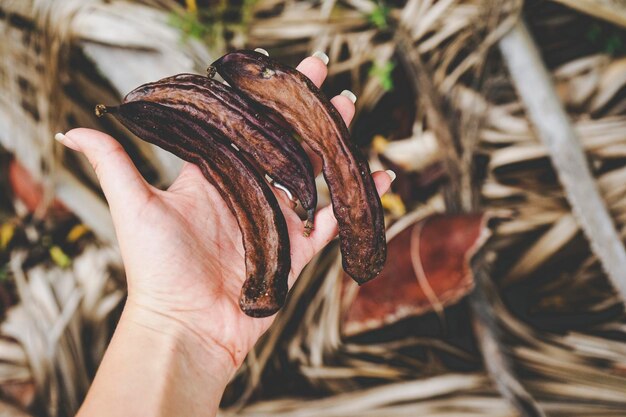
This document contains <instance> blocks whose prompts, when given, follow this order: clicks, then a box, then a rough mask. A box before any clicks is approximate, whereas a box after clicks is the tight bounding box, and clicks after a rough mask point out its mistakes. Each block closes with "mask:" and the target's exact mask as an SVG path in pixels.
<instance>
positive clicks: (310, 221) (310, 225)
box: [302, 213, 314, 237]
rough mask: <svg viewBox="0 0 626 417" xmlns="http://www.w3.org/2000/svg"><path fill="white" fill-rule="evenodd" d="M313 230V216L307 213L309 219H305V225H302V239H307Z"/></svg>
mask: <svg viewBox="0 0 626 417" xmlns="http://www.w3.org/2000/svg"><path fill="white" fill-rule="evenodd" d="M313 229H314V225H313V216H311V213H309V218H308V219H307V221H306V223H304V233H302V234H303V235H304V237H309V236H311V232H312V231H313Z"/></svg>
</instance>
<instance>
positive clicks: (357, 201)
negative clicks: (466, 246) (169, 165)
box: [96, 51, 386, 317]
mask: <svg viewBox="0 0 626 417" xmlns="http://www.w3.org/2000/svg"><path fill="white" fill-rule="evenodd" d="M215 71H219V73H220V74H221V75H222V77H223V78H224V79H225V80H226V81H228V82H229V83H230V85H232V86H233V88H230V87H228V86H226V85H223V84H221V83H219V82H217V81H214V80H212V79H211V78H210V77H212V76H213V75H214V74H215ZM105 113H111V114H112V115H114V116H115V117H116V118H117V119H118V120H119V121H120V122H121V123H122V124H123V125H125V126H126V127H127V128H128V129H129V130H130V131H131V132H133V133H135V134H136V135H137V136H139V137H140V138H141V139H143V140H144V141H146V142H149V143H152V144H154V145H157V146H159V147H161V148H163V149H165V150H167V151H169V152H171V153H173V154H175V155H177V156H178V157H180V158H181V159H183V160H186V161H188V162H191V163H193V164H196V165H197V166H198V167H199V168H200V170H201V171H202V173H203V175H204V176H205V178H206V179H207V181H209V182H210V183H211V184H213V185H214V186H215V187H216V189H217V190H218V191H219V192H220V194H221V196H222V198H223V199H224V201H225V202H226V204H227V205H228V207H229V209H230V210H231V212H232V213H233V215H234V216H235V218H236V220H237V223H238V225H239V228H240V229H241V234H242V240H243V246H244V249H245V266H246V280H245V282H244V284H243V286H242V290H241V296H240V300H239V305H240V307H241V309H242V311H243V312H244V313H246V314H247V315H249V316H252V317H266V316H270V315H272V314H274V313H276V312H277V311H278V310H279V309H280V307H282V305H283V304H284V302H285V298H286V295H287V290H288V284H287V282H288V276H289V273H290V270H291V256H290V248H289V233H288V229H287V224H286V221H285V219H284V217H283V215H282V212H281V209H280V206H279V204H278V202H277V200H276V197H275V196H274V194H273V192H272V190H271V189H270V187H269V185H268V184H267V183H266V182H265V181H264V179H263V174H267V175H269V176H270V177H272V179H273V180H274V181H275V183H276V184H280V185H281V186H282V187H284V188H286V189H287V190H289V191H290V192H292V193H293V194H295V196H296V197H297V198H298V200H300V202H301V204H302V206H303V208H304V209H305V210H306V211H307V225H306V226H305V235H308V233H309V232H310V230H311V228H312V226H313V217H314V213H315V207H316V205H317V192H316V189H315V178H314V174H313V169H312V166H311V162H310V161H309V159H308V157H307V156H306V153H305V152H304V149H303V148H302V146H301V145H300V144H299V143H298V142H297V141H296V140H295V139H294V138H293V135H294V134H297V135H299V136H300V137H301V138H302V139H303V140H304V141H305V142H306V143H307V144H308V146H309V147H310V148H311V149H312V150H313V151H314V152H316V153H317V154H318V155H319V156H320V157H321V158H322V161H323V172H324V177H325V178H326V182H327V183H328V187H329V190H330V195H331V199H332V205H333V210H334V213H335V217H336V218H337V222H338V225H339V237H340V243H341V252H342V255H343V266H344V269H345V270H346V272H347V273H348V274H349V275H350V276H352V277H353V278H354V280H355V281H357V282H358V283H359V284H362V283H364V282H367V281H369V280H370V279H372V278H374V277H375V276H376V275H378V274H379V273H380V271H381V270H382V268H383V266H384V264H385V259H386V240H385V230H384V219H383V210H382V206H381V203H380V198H379V197H378V193H377V192H376V187H375V184H374V181H373V179H372V177H371V175H370V171H369V166H368V164H367V161H366V160H365V158H364V157H363V156H362V155H361V153H360V152H359V150H358V149H357V148H356V147H355V146H354V144H353V143H352V142H351V141H350V135H349V133H348V129H347V127H346V125H345V123H344V122H343V120H342V118H341V116H340V114H339V113H338V112H337V110H336V109H335V107H334V106H333V105H332V104H331V103H330V102H329V101H328V99H326V97H324V95H323V94H322V93H321V92H320V91H319V90H318V89H317V87H316V86H315V85H314V84H313V83H312V82H311V81H310V80H309V79H308V78H307V77H306V76H304V75H303V74H301V73H300V72H299V71H297V70H295V69H294V68H291V67H287V66H285V65H282V64H280V63H278V62H276V61H273V60H271V59H269V58H268V57H266V56H265V55H262V54H260V53H257V52H253V51H238V52H234V53H231V54H227V55H225V56H224V57H222V58H220V59H219V60H217V61H216V62H214V63H213V64H212V66H210V67H209V78H207V77H202V76H198V75H193V74H179V75H175V76H172V77H168V78H164V79H162V80H160V81H157V82H154V83H148V84H144V85H142V86H140V87H138V88H136V89H135V90H133V91H131V92H130V93H129V94H128V95H127V96H126V98H125V99H124V103H123V104H121V105H119V106H116V107H107V106H103V105H98V106H96V114H97V115H98V116H102V115H103V114H105ZM232 145H234V146H235V147H236V149H235V147H233V146H232Z"/></svg>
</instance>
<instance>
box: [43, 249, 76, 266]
mask: <svg viewBox="0 0 626 417" xmlns="http://www.w3.org/2000/svg"><path fill="white" fill-rule="evenodd" d="M48 252H49V253H50V258H51V259H52V262H54V263H55V264H57V265H58V266H60V267H61V268H67V267H68V266H70V265H71V264H72V260H71V259H70V257H69V256H67V254H66V253H65V252H63V249H61V248H60V247H59V246H57V245H53V246H51V247H50V249H49V250H48Z"/></svg>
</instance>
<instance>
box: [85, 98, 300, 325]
mask: <svg viewBox="0 0 626 417" xmlns="http://www.w3.org/2000/svg"><path fill="white" fill-rule="evenodd" d="M97 112H98V113H99V114H104V113H110V114H112V115H114V116H115V117H116V118H117V119H118V120H119V121H120V122H121V123H122V124H123V125H124V126H126V127H127V128H128V129H129V130H130V131H131V132H133V133H134V134H136V135H137V136H139V137H140V138H142V139H143V140H144V141H146V142H149V143H152V144H154V145H157V146H159V147H160V148H163V149H165V150H166V151H168V152H171V153H173V154H174V155H176V156H178V157H179V158H181V159H183V160H185V161H188V162H191V163H193V164H196V165H197V166H198V167H199V168H200V170H201V171H202V173H203V175H204V177H205V178H206V179H207V180H208V181H209V182H210V183H211V184H213V185H214V186H215V188H216V189H217V190H218V191H219V193H220V195H221V196H222V198H223V199H224V201H225V202H226V204H227V205H228V207H229V208H230V210H231V212H232V213H233V215H234V216H235V218H236V219H237V223H238V224H239V228H240V229H241V235H242V239H243V246H244V250H245V263H246V280H245V282H244V284H243V287H242V290H241V297H240V299H239V306H240V307H241V309H242V310H243V312H244V313H246V314H247V315H249V316H252V317H266V316H270V315H272V314H274V313H276V312H277V311H278V310H279V309H280V307H282V306H283V304H284V302H285V297H286V296H287V279H288V276H289V271H290V270H291V256H290V253H289V233H288V231H287V224H286V222H285V218H284V217H283V215H282V213H281V211H280V207H279V205H278V201H277V200H276V197H275V196H274V194H273V193H272V190H271V189H270V188H269V186H268V185H267V183H266V182H265V180H264V179H263V178H262V177H261V175H260V174H259V173H258V172H257V171H256V169H255V168H254V167H253V166H252V165H251V164H250V163H249V162H248V161H247V160H246V159H245V158H242V157H241V155H239V154H238V153H237V152H236V151H235V149H233V148H232V147H231V145H230V142H229V140H228V139H227V138H226V137H224V136H221V135H220V134H219V133H218V132H217V131H215V130H214V129H212V128H211V127H210V126H209V125H208V124H206V123H203V122H201V121H199V120H197V119H195V118H194V117H190V116H189V114H188V113H186V112H185V111H181V110H178V109H174V108H170V107H167V106H164V105H161V104H158V103H153V102H148V101H131V102H127V103H124V104H122V105H120V106H117V107H105V106H99V107H98V108H97ZM242 190H245V192H242ZM260 237H262V238H260Z"/></svg>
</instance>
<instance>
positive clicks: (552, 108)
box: [499, 20, 626, 301]
mask: <svg viewBox="0 0 626 417" xmlns="http://www.w3.org/2000/svg"><path fill="white" fill-rule="evenodd" d="M499 46H500V51H501V53H502V55H503V57H504V61H505V62H506V64H507V66H508V68H509V72H510V74H511V78H512V80H513V83H514V84H515V87H516V89H517V91H518V94H519V96H520V98H521V99H522V103H523V104H524V107H525V109H526V112H527V114H528V117H529V119H530V120H531V121H532V122H533V125H534V127H535V129H536V132H537V135H538V136H539V138H541V140H542V141H543V143H544V144H545V145H546V147H547V148H548V152H549V154H550V158H551V160H552V164H553V165H554V168H555V170H556V172H557V174H558V176H559V180H560V181H561V183H562V184H563V188H564V189H565V194H566V196H567V200H568V201H569V203H570V204H571V206H572V211H573V212H574V215H575V216H576V218H577V220H578V222H579V223H580V225H581V227H582V229H583V231H584V232H585V235H587V238H588V239H589V242H590V244H591V249H592V250H593V253H594V254H595V255H596V256H597V257H598V259H599V260H600V263H601V264H602V267H603V268H604V270H605V271H606V273H607V275H608V277H609V279H610V280H611V282H612V283H613V286H614V287H615V289H617V290H618V292H619V293H620V295H621V297H622V300H625V301H626V275H624V271H626V251H625V250H624V245H623V244H622V242H621V240H620V238H619V236H618V233H617V231H616V230H615V226H614V224H613V221H612V219H611V217H610V215H609V212H608V210H607V208H606V206H605V204H604V201H603V200H602V197H601V196H600V193H599V192H598V188H597V186H596V183H595V181H594V179H593V176H592V175H591V171H590V170H589V166H588V165H587V160H586V158H585V153H584V151H583V148H582V146H581V144H580V138H579V137H578V135H577V134H576V131H575V130H574V129H573V127H572V125H571V123H570V120H569V119H568V117H567V114H566V113H565V110H564V109H563V106H562V104H561V102H560V101H559V99H558V97H557V95H556V91H555V89H554V85H553V84H552V80H551V78H550V74H549V73H548V71H547V69H546V67H545V65H544V63H543V61H542V59H541V56H540V55H539V51H538V49H537V46H536V45H535V42H534V41H533V39H532V38H531V36H530V33H529V32H528V29H527V28H526V25H525V23H524V22H523V20H520V21H519V22H518V23H517V25H515V27H514V28H513V30H512V31H511V32H510V33H508V34H507V35H506V36H505V37H503V38H502V40H501V41H500V44H499Z"/></svg>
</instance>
